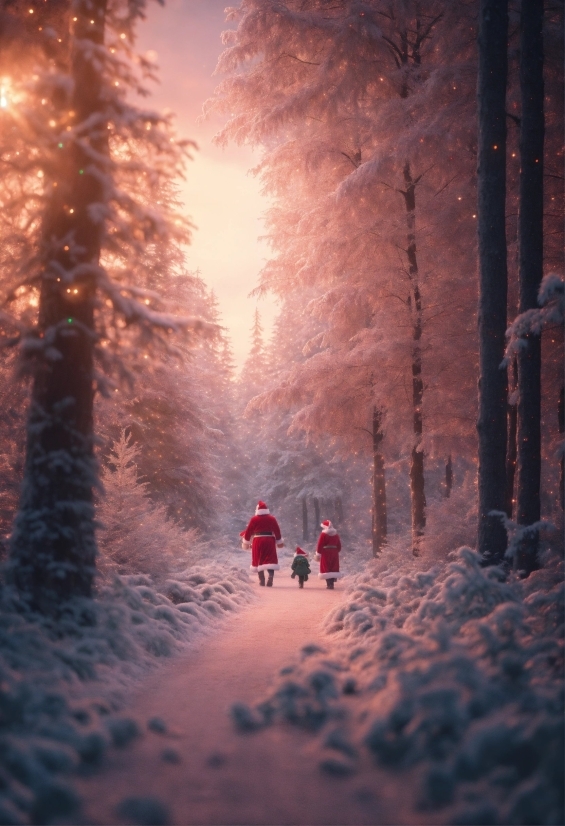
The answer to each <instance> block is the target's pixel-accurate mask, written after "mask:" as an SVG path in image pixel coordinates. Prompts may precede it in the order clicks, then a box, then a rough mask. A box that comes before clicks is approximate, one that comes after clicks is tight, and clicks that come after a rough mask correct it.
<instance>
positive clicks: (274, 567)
mask: <svg viewBox="0 0 565 826" xmlns="http://www.w3.org/2000/svg"><path fill="white" fill-rule="evenodd" d="M243 544H244V547H247V548H249V547H251V570H252V571H278V570H279V567H280V566H279V558H278V556H277V547H279V548H282V546H283V541H282V537H281V529H280V528H279V523H278V522H277V520H276V519H275V517H274V516H272V515H271V514H270V513H262V514H259V515H258V516H252V517H251V519H250V521H249V525H248V526H247V528H246V529H245V532H244V534H243Z"/></svg>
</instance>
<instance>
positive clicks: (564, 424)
mask: <svg viewBox="0 0 565 826" xmlns="http://www.w3.org/2000/svg"><path fill="white" fill-rule="evenodd" d="M557 422H558V425H559V432H560V433H561V434H563V433H564V432H565V387H563V386H561V393H560V394H559V400H558V402H557ZM560 465H561V466H560V472H559V499H560V501H561V509H562V510H563V509H564V508H565V454H563V453H562V454H561V462H560Z"/></svg>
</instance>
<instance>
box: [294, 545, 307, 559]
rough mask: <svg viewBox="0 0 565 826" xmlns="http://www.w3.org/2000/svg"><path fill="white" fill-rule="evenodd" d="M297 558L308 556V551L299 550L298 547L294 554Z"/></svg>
mask: <svg viewBox="0 0 565 826" xmlns="http://www.w3.org/2000/svg"><path fill="white" fill-rule="evenodd" d="M294 555H295V556H308V554H307V553H306V551H303V550H302V548H299V547H298V545H297V546H296V550H295V552H294Z"/></svg>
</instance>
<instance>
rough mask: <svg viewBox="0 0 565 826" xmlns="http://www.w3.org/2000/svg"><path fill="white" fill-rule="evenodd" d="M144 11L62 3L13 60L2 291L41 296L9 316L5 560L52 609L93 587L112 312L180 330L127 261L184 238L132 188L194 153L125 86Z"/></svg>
mask: <svg viewBox="0 0 565 826" xmlns="http://www.w3.org/2000/svg"><path fill="white" fill-rule="evenodd" d="M144 9H145V2H137V3H128V2H127V1H126V0H73V2H71V3H68V4H64V6H63V9H62V12H61V14H60V17H59V18H58V21H57V29H54V28H53V27H52V26H51V27H48V28H47V29H43V27H42V26H38V30H43V36H44V38H45V39H47V40H48V42H49V50H48V54H47V55H46V56H45V55H44V56H43V57H41V58H40V56H39V55H37V56H36V58H37V59H36V65H35V66H34V67H33V69H32V68H31V67H29V66H28V65H27V64H26V63H25V62H23V63H22V64H21V65H18V64H17V63H14V64H13V66H12V70H11V72H10V75H9V86H10V89H9V96H10V100H11V105H10V106H7V107H5V108H4V109H3V110H2V117H3V119H4V120H5V125H6V128H7V131H8V133H9V135H10V141H9V143H6V144H4V145H3V146H2V154H1V161H2V162H3V168H4V169H6V168H8V170H9V172H7V174H6V175H5V176H4V177H3V179H2V183H1V185H2V188H3V193H2V194H3V204H4V210H5V212H6V213H7V215H8V216H9V218H8V219H4V226H6V224H7V223H8V222H10V227H9V228H10V229H11V230H12V233H11V235H10V239H9V240H10V245H11V251H13V252H17V255H15V254H13V263H12V267H11V268H10V270H9V271H8V272H7V273H5V277H4V293H5V295H6V296H7V297H8V298H9V297H10V296H13V295H16V294H20V293H21V292H22V291H23V292H26V293H27V294H28V295H29V297H30V300H31V301H32V303H33V301H36V302H38V303H39V307H38V320H37V323H36V324H34V325H33V326H32V327H31V328H30V327H29V326H26V325H25V323H21V319H17V318H16V319H14V322H13V323H14V325H15V326H16V328H17V329H18V330H19V334H20V350H21V353H22V358H23V359H24V360H27V364H28V366H29V368H30V369H31V371H32V372H33V377H34V378H33V391H32V402H31V408H30V416H29V424H28V440H27V451H26V465H25V474H24V485H23V490H22V497H21V502H20V508H19V513H18V517H17V520H16V525H15V529H14V533H13V536H12V545H11V556H10V566H9V571H10V575H11V578H12V581H13V582H14V583H15V585H16V586H17V587H18V588H19V590H20V592H21V594H22V596H23V597H24V598H25V599H27V600H29V601H30V602H31V603H32V604H34V605H35V606H36V607H38V608H40V609H42V610H51V609H54V608H56V606H57V605H58V604H59V603H60V601H61V599H65V598H66V597H69V596H71V595H73V594H82V595H89V594H90V593H91V590H92V578H93V574H94V563H95V554H96V545H95V539H94V508H93V488H94V485H95V484H96V464H95V461H94V456H93V416H92V411H93V397H94V390H95V385H96V381H95V371H94V358H95V352H96V350H98V351H99V352H100V353H101V354H102V353H103V352H104V348H105V345H106V344H107V343H108V341H109V340H110V339H109V337H108V336H107V335H106V332H107V330H108V329H109V328H110V327H111V326H112V325H113V326H114V329H117V328H119V327H122V328H123V327H124V326H125V325H128V324H131V323H132V322H137V323H138V324H139V325H140V326H141V328H142V329H143V330H145V331H146V332H147V333H149V331H150V330H151V329H154V328H155V327H159V326H160V327H161V329H162V330H163V331H166V330H170V329H172V328H173V327H175V321H174V319H173V318H171V317H170V316H168V317H163V316H162V315H159V313H156V312H154V311H153V310H152V308H151V300H150V299H145V301H142V300H139V298H138V293H137V290H136V288H135V286H128V284H127V278H126V272H125V271H124V266H123V264H125V262H126V261H127V262H128V267H131V265H132V263H134V262H135V260H136V258H137V257H138V256H139V254H140V252H141V251H142V250H143V248H144V247H145V245H146V244H147V243H148V242H150V241H151V239H152V238H154V237H157V236H161V237H165V236H167V235H168V234H169V235H176V236H180V235H182V234H183V232H184V234H185V235H186V226H183V225H182V220H181V219H180V218H178V217H175V215H174V214H173V211H172V210H170V209H168V208H167V207H166V205H165V206H164V207H163V208H162V209H161V210H159V209H158V208H157V207H156V205H154V204H147V203H143V200H142V199H139V200H138V199H137V198H136V193H137V192H138V191H139V189H140V182H141V181H144V182H147V185H148V186H149V187H151V186H152V185H153V186H157V185H158V183H159V181H160V180H161V179H163V178H167V177H171V176H172V175H174V174H176V173H178V172H179V171H180V170H181V168H182V163H183V159H184V155H185V150H186V144H183V143H179V142H178V141H176V140H175V139H174V137H173V135H172V131H171V123H170V121H169V120H167V119H163V118H162V117H160V116H158V115H156V114H155V113H153V112H150V111H146V110H143V109H140V108H136V107H135V106H133V105H131V104H130V103H129V102H128V100H127V98H126V95H127V93H128V92H133V93H136V92H143V86H142V83H143V78H148V77H151V76H152V75H153V74H154V67H153V66H151V65H150V64H149V63H148V62H147V61H146V60H144V59H136V60H134V56H133V53H132V44H133V40H134V34H135V27H136V24H137V22H138V21H139V19H140V18H142V17H143V14H144ZM147 161H150V163H148V162H147ZM18 193H19V194H18ZM129 271H131V270H129V269H128V272H129ZM112 314H113V315H112Z"/></svg>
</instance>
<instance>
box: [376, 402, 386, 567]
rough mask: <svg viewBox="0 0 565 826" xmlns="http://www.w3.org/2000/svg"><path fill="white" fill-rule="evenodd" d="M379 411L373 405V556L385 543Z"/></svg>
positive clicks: (384, 503)
mask: <svg viewBox="0 0 565 826" xmlns="http://www.w3.org/2000/svg"><path fill="white" fill-rule="evenodd" d="M381 418H382V416H381V411H380V410H378V409H377V408H376V407H373V556H374V557H376V556H378V555H379V554H380V552H381V551H382V549H383V547H384V546H385V545H386V537H387V512H386V483H385V463H384V458H383V454H382V453H381V443H382V441H383V439H384V434H383V432H382V430H381Z"/></svg>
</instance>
